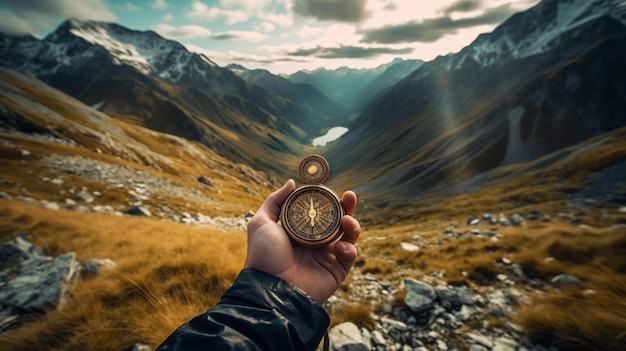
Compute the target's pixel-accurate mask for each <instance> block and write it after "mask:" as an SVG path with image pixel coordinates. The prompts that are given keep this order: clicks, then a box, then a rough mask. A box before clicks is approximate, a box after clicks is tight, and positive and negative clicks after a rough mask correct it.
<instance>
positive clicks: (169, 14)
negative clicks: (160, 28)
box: [162, 13, 174, 22]
mask: <svg viewBox="0 0 626 351" xmlns="http://www.w3.org/2000/svg"><path fill="white" fill-rule="evenodd" d="M162 18H163V20H164V21H165V22H169V21H171V20H173V19H174V15H172V14H171V13H166V14H165V15H163V17H162Z"/></svg>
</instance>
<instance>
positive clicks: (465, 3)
mask: <svg viewBox="0 0 626 351" xmlns="http://www.w3.org/2000/svg"><path fill="white" fill-rule="evenodd" d="M480 5H481V0H459V1H457V2H455V3H454V4H452V5H450V6H448V7H447V8H446V9H445V10H444V13H445V14H446V15H449V14H452V13H454V12H471V11H475V10H478V9H480Z"/></svg>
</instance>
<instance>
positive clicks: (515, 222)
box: [511, 213, 524, 226]
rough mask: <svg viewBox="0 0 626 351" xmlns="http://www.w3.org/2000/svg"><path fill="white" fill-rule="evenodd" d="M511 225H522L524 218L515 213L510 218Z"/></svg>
mask: <svg viewBox="0 0 626 351" xmlns="http://www.w3.org/2000/svg"><path fill="white" fill-rule="evenodd" d="M511 224H513V225H514V226H520V225H524V217H522V215H520V214H519V213H515V214H513V215H512V216H511Z"/></svg>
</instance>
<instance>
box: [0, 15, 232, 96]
mask: <svg viewBox="0 0 626 351" xmlns="http://www.w3.org/2000/svg"><path fill="white" fill-rule="evenodd" d="M0 52H3V53H6V54H5V55H3V60H4V61H8V63H9V64H10V66H13V67H15V68H17V69H20V70H23V71H28V72H31V73H33V74H35V75H36V76H38V77H39V78H43V79H44V80H45V77H49V76H52V75H54V74H56V73H58V72H61V71H67V70H75V69H76V68H77V67H82V66H83V65H84V64H86V63H88V64H93V63H94V62H95V61H97V62H98V64H100V65H104V66H108V65H118V66H122V65H125V66H128V67H132V68H134V69H136V70H137V71H139V72H140V73H142V74H145V75H148V76H151V77H155V78H158V79H162V80H164V81H167V82H171V83H175V84H177V85H182V86H191V87H202V88H205V89H208V88H211V89H215V90H216V91H218V92H229V91H232V90H233V89H235V90H236V89H237V86H236V85H237V84H235V86H232V84H228V83H233V82H232V80H233V79H232V78H233V75H232V74H231V72H230V71H228V70H225V69H221V68H219V67H218V66H217V65H216V64H215V63H214V62H212V61H211V60H210V59H209V58H207V57H205V56H204V55H199V54H195V53H192V52H189V51H188V50H187V49H186V48H185V47H184V46H183V45H181V44H180V43H178V42H175V41H172V40H167V39H165V38H163V37H161V36H160V35H158V34H157V33H155V32H153V31H134V30H130V29H127V28H125V27H122V26H120V25H117V24H114V23H105V22H96V21H86V22H83V21H78V20H74V19H70V20H67V21H65V22H64V23H62V24H61V25H60V26H59V27H58V28H57V29H56V30H55V31H54V32H52V33H50V34H49V35H48V36H46V37H45V38H44V39H43V40H41V41H38V40H36V39H35V38H32V37H23V38H17V39H16V38H9V37H6V36H1V37H0ZM235 81H236V79H235ZM217 82H220V83H221V84H215V83H217ZM212 83H213V84H212Z"/></svg>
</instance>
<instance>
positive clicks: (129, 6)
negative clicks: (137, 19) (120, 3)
mask: <svg viewBox="0 0 626 351" xmlns="http://www.w3.org/2000/svg"><path fill="white" fill-rule="evenodd" d="M124 9H125V10H128V11H139V10H141V7H139V6H137V5H135V4H133V3H131V2H127V3H126V4H124Z"/></svg>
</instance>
